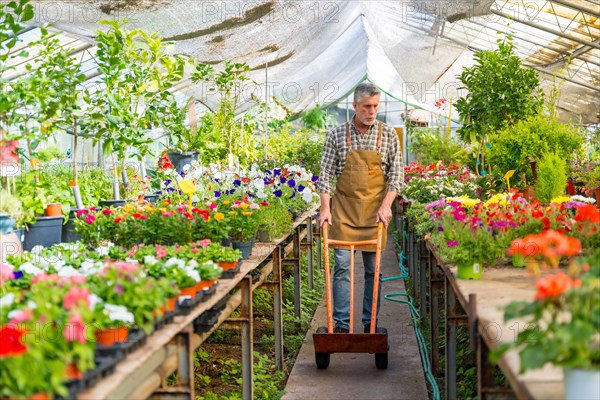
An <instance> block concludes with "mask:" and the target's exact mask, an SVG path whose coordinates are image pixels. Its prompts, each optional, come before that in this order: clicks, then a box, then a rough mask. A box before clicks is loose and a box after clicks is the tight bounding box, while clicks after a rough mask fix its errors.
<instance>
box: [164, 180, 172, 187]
mask: <svg viewBox="0 0 600 400" xmlns="http://www.w3.org/2000/svg"><path fill="white" fill-rule="evenodd" d="M171 182H173V181H172V180H170V179H166V180H165V181H164V182H163V185H164V186H169V185H170V184H171Z"/></svg>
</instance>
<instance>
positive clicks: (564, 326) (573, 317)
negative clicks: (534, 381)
mask: <svg viewBox="0 0 600 400" xmlns="http://www.w3.org/2000/svg"><path fill="white" fill-rule="evenodd" d="M550 250H551V252H552V253H553V256H554V254H555V253H558V254H562V251H561V249H559V248H552V249H550ZM514 318H519V319H524V320H525V322H527V324H526V325H525V329H523V330H522V331H520V332H519V333H518V335H517V337H516V340H515V342H514V343H507V344H504V345H502V346H501V347H500V348H499V349H498V350H497V351H495V352H494V353H493V354H492V356H493V357H492V358H493V359H494V360H495V361H497V360H498V359H499V357H500V356H501V355H502V354H504V352H506V351H507V350H509V349H513V348H514V349H517V350H518V351H519V359H520V361H521V372H523V371H525V370H528V369H536V368H541V367H543V366H544V365H545V364H546V363H551V364H553V365H556V366H560V367H563V368H583V369H596V370H597V369H599V368H600V250H596V251H595V253H593V254H592V255H590V256H589V257H587V258H579V259H575V260H572V261H571V263H570V265H569V268H568V269H567V270H562V269H561V270H554V271H553V273H551V274H548V275H545V276H543V277H541V278H540V279H539V280H538V281H537V283H536V294H535V297H534V299H533V300H532V301H513V302H511V303H510V304H509V305H508V306H507V307H506V308H505V314H504V319H505V320H506V321H509V320H511V319H514Z"/></svg>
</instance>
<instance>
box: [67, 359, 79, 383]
mask: <svg viewBox="0 0 600 400" xmlns="http://www.w3.org/2000/svg"><path fill="white" fill-rule="evenodd" d="M65 376H66V378H67V380H69V381H73V380H75V379H81V378H83V372H81V371H80V370H79V368H77V364H75V363H74V362H70V363H68V364H67V365H66V366H65Z"/></svg>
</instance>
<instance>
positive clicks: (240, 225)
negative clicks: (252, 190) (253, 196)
mask: <svg viewBox="0 0 600 400" xmlns="http://www.w3.org/2000/svg"><path fill="white" fill-rule="evenodd" d="M222 204H223V206H225V207H226V209H227V208H228V211H223V212H224V213H226V214H227V223H228V225H229V238H230V239H231V245H232V246H233V248H236V249H239V250H240V251H241V252H242V259H246V258H248V257H250V254H251V253H252V247H253V246H254V235H255V234H256V232H257V231H258V226H259V225H260V219H259V214H260V205H259V204H256V203H249V202H248V201H247V200H246V199H243V200H236V201H230V200H225V201H223V202H222Z"/></svg>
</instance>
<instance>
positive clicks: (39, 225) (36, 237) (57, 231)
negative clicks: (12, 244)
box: [23, 216, 63, 251]
mask: <svg viewBox="0 0 600 400" xmlns="http://www.w3.org/2000/svg"><path fill="white" fill-rule="evenodd" d="M62 224H63V217H62V216H60V217H37V220H36V222H35V223H34V224H31V225H27V228H28V229H27V230H25V241H24V243H23V249H25V250H27V251H29V250H31V249H33V248H34V247H35V246H37V245H40V246H42V247H48V246H51V245H53V244H57V243H60V241H61V236H62Z"/></svg>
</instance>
